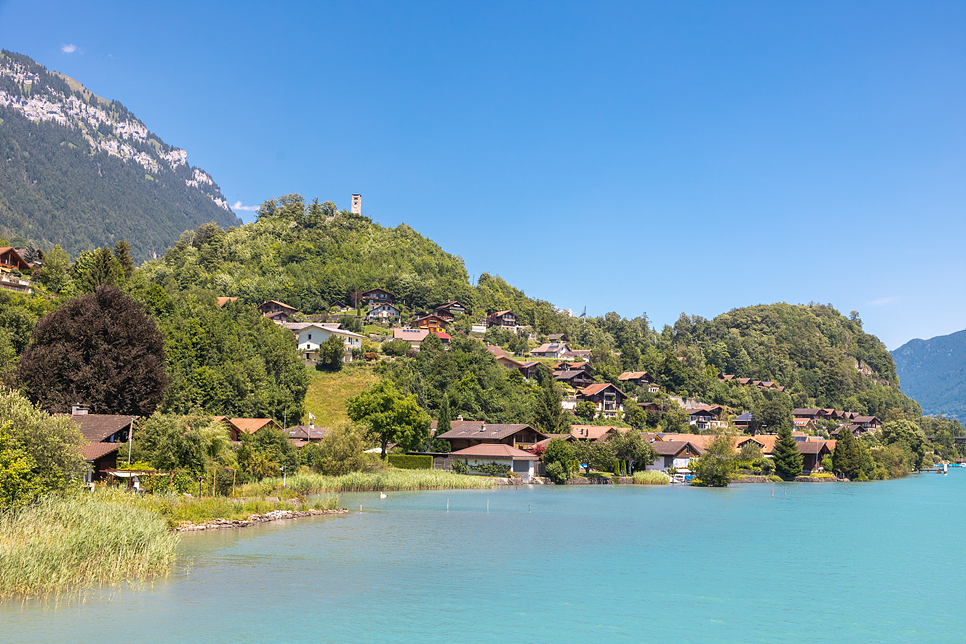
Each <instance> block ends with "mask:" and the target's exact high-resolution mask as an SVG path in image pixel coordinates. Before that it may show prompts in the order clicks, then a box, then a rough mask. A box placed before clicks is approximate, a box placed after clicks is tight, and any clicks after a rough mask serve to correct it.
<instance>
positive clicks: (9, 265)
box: [0, 246, 30, 271]
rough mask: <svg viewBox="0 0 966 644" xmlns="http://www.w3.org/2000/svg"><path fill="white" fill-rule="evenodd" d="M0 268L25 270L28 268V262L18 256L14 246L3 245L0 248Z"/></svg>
mask: <svg viewBox="0 0 966 644" xmlns="http://www.w3.org/2000/svg"><path fill="white" fill-rule="evenodd" d="M0 269H4V270H8V271H10V270H17V271H26V270H30V264H29V263H28V262H27V260H25V259H24V258H23V257H21V256H20V253H18V252H17V249H16V248H13V247H11V246H4V247H3V248H0Z"/></svg>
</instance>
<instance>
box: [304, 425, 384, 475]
mask: <svg viewBox="0 0 966 644" xmlns="http://www.w3.org/2000/svg"><path fill="white" fill-rule="evenodd" d="M365 449H366V445H365V441H364V440H363V436H362V432H360V431H359V430H358V429H357V428H355V427H353V426H351V425H348V426H342V427H336V428H333V429H331V430H329V431H328V432H327V433H326V435H325V436H324V437H323V438H322V440H321V441H320V442H318V443H312V444H310V445H306V446H305V447H303V448H302V460H303V462H304V463H305V464H306V465H309V466H310V467H312V469H314V470H315V471H317V472H321V473H322V474H325V475H327V476H342V475H343V474H348V473H350V472H360V471H362V470H364V469H365V468H366V466H367V463H368V461H367V459H366V454H365Z"/></svg>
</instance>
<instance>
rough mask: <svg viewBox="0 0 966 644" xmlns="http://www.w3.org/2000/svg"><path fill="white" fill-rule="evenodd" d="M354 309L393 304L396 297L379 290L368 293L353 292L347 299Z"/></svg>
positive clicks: (373, 289) (375, 289)
mask: <svg viewBox="0 0 966 644" xmlns="http://www.w3.org/2000/svg"><path fill="white" fill-rule="evenodd" d="M349 299H351V300H352V303H353V304H355V305H356V307H357V308H358V307H361V306H378V305H380V304H393V303H395V301H396V297H395V296H394V295H393V294H392V293H390V292H389V291H387V290H385V289H381V288H372V289H369V290H368V291H355V292H354V293H353V294H352V297H351V298H349Z"/></svg>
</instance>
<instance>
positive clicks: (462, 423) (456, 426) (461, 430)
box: [434, 420, 547, 451]
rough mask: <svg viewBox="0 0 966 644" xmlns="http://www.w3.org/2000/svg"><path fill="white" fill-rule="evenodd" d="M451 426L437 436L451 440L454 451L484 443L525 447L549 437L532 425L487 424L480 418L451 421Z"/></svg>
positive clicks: (518, 447)
mask: <svg viewBox="0 0 966 644" xmlns="http://www.w3.org/2000/svg"><path fill="white" fill-rule="evenodd" d="M434 426H435V423H434ZM450 427H451V429H450V430H449V431H448V432H445V433H443V434H441V435H439V436H437V438H441V439H443V440H447V441H449V443H450V446H451V447H452V449H453V451H458V450H461V449H466V448H467V447H473V446H474V445H483V444H501V445H509V446H511V447H515V448H517V449H523V448H526V447H530V446H531V445H533V444H534V443H536V442H537V441H541V440H543V439H545V438H546V437H547V436H546V435H545V434H543V433H541V432H538V431H537V430H535V429H534V428H533V427H531V426H530V425H507V424H487V423H486V422H484V421H480V420H454V421H451V422H450Z"/></svg>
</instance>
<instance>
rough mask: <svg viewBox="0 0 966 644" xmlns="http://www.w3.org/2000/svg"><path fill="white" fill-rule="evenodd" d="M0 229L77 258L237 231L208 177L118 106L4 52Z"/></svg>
mask: <svg viewBox="0 0 966 644" xmlns="http://www.w3.org/2000/svg"><path fill="white" fill-rule="evenodd" d="M0 124H2V126H3V127H2V128H0V153H2V154H0V215H2V224H0V232H2V233H4V234H6V235H9V236H15V235H19V236H20V237H22V238H23V239H24V241H29V242H31V243H32V244H33V245H36V246H41V247H45V246H46V247H50V246H52V245H54V244H61V246H63V247H64V248H65V250H67V251H68V252H70V253H71V254H73V255H76V254H78V253H79V252H80V251H82V250H85V249H88V248H90V247H95V246H102V245H113V243H114V242H116V241H118V240H119V239H127V241H128V242H129V243H130V245H131V247H132V251H133V253H134V255H135V257H136V258H137V259H139V260H144V259H148V258H149V257H151V256H153V255H154V254H155V253H163V252H165V251H166V249H167V248H168V246H170V245H171V244H173V243H174V242H175V241H176V240H177V239H178V237H179V236H180V234H181V233H182V232H183V231H184V230H186V229H191V228H193V227H196V226H198V225H201V224H203V223H206V222H209V221H212V222H215V223H217V224H219V225H221V226H237V225H240V224H241V220H240V219H239V218H238V217H237V216H235V214H234V213H233V212H232V211H231V209H230V208H229V206H228V203H227V200H226V199H225V197H224V195H222V194H221V189H220V188H219V187H218V184H217V183H215V181H214V179H213V178H212V177H211V175H209V174H208V173H207V172H205V171H204V170H202V169H201V168H197V167H194V166H191V165H190V164H189V163H188V162H187V156H188V154H187V152H186V151H185V150H183V149H181V148H177V147H174V146H171V145H169V144H167V143H165V142H164V141H162V140H161V138H160V137H158V136H157V135H156V134H154V133H152V132H151V131H150V130H148V128H147V126H146V125H145V124H144V123H143V122H142V121H140V120H139V119H138V118H137V117H135V116H134V114H133V113H131V112H130V110H128V109H127V108H126V107H124V105H122V104H121V103H120V102H118V101H108V100H107V99H105V98H102V97H100V96H97V95H96V94H94V93H93V92H91V91H90V90H88V89H87V88H86V87H84V86H83V84H82V83H80V82H79V81H77V80H75V79H73V78H71V77H69V76H66V75H64V74H60V73H58V72H51V71H48V70H47V69H46V68H45V67H44V66H42V65H40V64H39V63H36V62H35V61H33V60H32V59H30V58H29V57H27V56H23V55H21V54H16V53H13V52H9V51H7V50H2V51H0Z"/></svg>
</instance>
